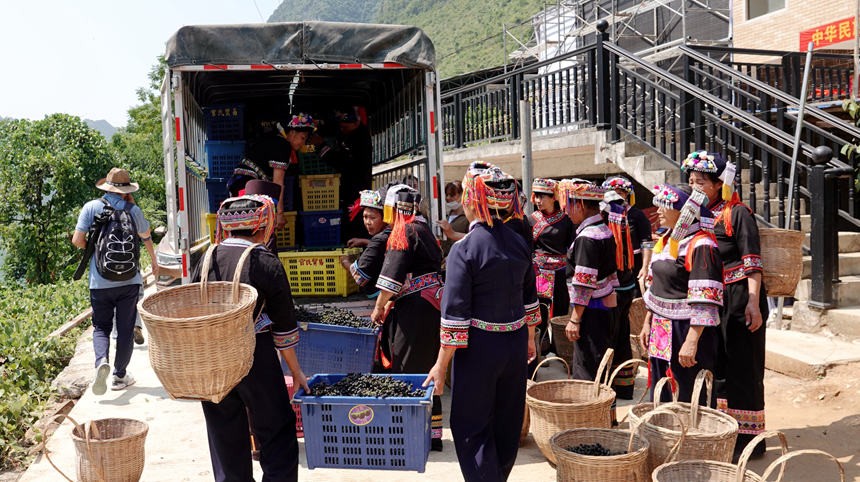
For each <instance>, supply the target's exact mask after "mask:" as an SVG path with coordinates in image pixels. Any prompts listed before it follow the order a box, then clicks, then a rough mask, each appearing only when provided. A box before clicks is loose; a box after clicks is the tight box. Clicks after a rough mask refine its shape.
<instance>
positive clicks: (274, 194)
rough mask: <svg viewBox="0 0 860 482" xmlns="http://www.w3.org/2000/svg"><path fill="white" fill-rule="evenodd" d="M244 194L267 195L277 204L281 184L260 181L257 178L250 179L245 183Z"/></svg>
mask: <svg viewBox="0 0 860 482" xmlns="http://www.w3.org/2000/svg"><path fill="white" fill-rule="evenodd" d="M244 191H245V192H244V194H249V195H250V194H262V195H265V196H269V197H270V198H272V201H273V202H274V203H275V205H277V204H278V200H279V199H280V198H281V185H280V184H276V183H274V182H269V181H261V180H259V179H252V180H250V181H248V183H247V184H245V189H244Z"/></svg>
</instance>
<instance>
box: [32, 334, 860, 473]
mask: <svg viewBox="0 0 860 482" xmlns="http://www.w3.org/2000/svg"><path fill="white" fill-rule="evenodd" d="M88 333H89V332H88ZM88 333H87V334H85V335H84V336H83V337H82V339H81V344H80V347H81V349H80V350H79V352H78V354H77V355H76V357H75V360H74V363H76V364H82V365H83V366H90V367H91V366H92V363H93V353H92V349H91V342H90V339H89V338H87V337H88V336H89V335H88ZM88 346H89V347H90V348H89V349H87V347H88ZM843 368H844V369H842V370H841V371H840V370H835V371H831V372H829V373H828V376H827V377H826V378H823V379H820V380H814V381H802V380H797V379H794V378H790V377H786V376H784V375H780V374H777V373H773V372H768V374H767V377H766V380H765V384H766V387H767V406H768V412H767V413H768V428H770V429H778V430H782V431H784V432H785V433H786V434H787V436H788V439H789V445H790V448H791V449H800V448H819V449H822V450H825V451H828V452H830V453H832V454H834V455H835V456H837V457H838V458H839V459H840V461H842V463H843V464H844V465H845V468H846V471H847V473H846V476H847V478H846V480H852V479H853V480H860V455H858V454H860V437H857V434H858V433H860V432H858V429H860V379H858V377H857V375H856V373H857V371H856V368H857V367H856V366H855V367H853V368H851V367H843ZM129 370H130V371H131V372H132V373H133V374H134V376H135V378H136V379H137V383H136V384H135V385H134V386H132V387H130V388H128V389H127V390H123V391H118V392H112V391H110V390H109V391H108V392H107V394H105V395H103V396H100V397H99V396H95V395H93V394H92V392H91V391H89V390H87V391H86V392H85V393H84V394H83V396H82V397H81V399H80V400H79V401H78V403H77V405H75V407H74V408H73V409H72V411H71V414H70V415H71V416H72V417H73V418H75V419H76V420H77V421H78V422H80V423H84V422H86V421H89V420H93V419H99V418H109V417H124V418H134V419H137V420H143V421H146V422H147V423H148V424H149V433H148V436H147V441H146V468H145V470H144V472H143V477H142V480H145V481H162V480H163V481H205V480H212V471H211V465H210V461H209V450H208V445H207V442H206V428H205V424H204V420H203V414H202V411H201V408H200V404H199V403H196V402H190V401H177V400H171V399H170V398H169V397H168V396H167V394H166V392H165V391H164V389H163V388H162V387H161V386H160V383H159V382H158V379H157V378H156V376H155V374H154V372H153V371H152V369H151V368H150V365H149V357H148V356H147V345H142V346H136V347H135V351H134V355H133V357H132V362H131V365H130V367H129ZM563 377H564V372H563V369H562V368H561V365H560V364H558V363H557V362H556V363H551V364H550V365H548V366H547V367H546V368H544V369H542V370H541V372H540V373H539V374H538V380H548V379H554V378H563ZM645 377H646V373H645V371H644V370H640V373H639V375H638V378H637V387H638V389H637V392H636V396H635V398H638V397H639V394H640V393H641V390H642V389H641V387H642V385H644V382H645ZM445 393H446V394H445V396H444V397H443V401H444V404H445V406H446V412H447V407H449V406H450V391H446V392H445ZM630 404H631V402H629V401H620V403H619V405H620V408H619V417H623V416H624V415H625V413H626V411H627V407H629V405H630ZM70 431H71V424H70V423H69V422H64V423H62V424H61V425H60V426H59V428H58V429H57V431H56V432H55V433H54V435H53V436H52V437H51V438H50V440H49V442H48V449H49V451H50V453H51V454H52V455H51V456H52V459H53V460H54V462H55V463H56V464H57V465H58V466H59V467H60V468H62V469H63V470H65V471H67V473H68V474H69V475H70V476H72V475H73V473H74V467H75V454H74V447H73V443H72V441H71V438H70ZM443 433H444V443H445V450H444V452H442V453H438V452H431V453H430V457H429V460H428V461H427V466H426V471H425V472H424V473H422V474H419V473H416V472H398V471H372V470H336V469H315V470H308V469H307V464H306V462H305V457H304V444H303V443H302V440H301V439H300V441H299V445H300V453H301V461H300V464H301V466H300V469H299V477H300V478H301V479H304V480H320V481H374V482H382V481H389V480H390V481H399V480H461V477H460V472H459V467H458V465H457V459H456V454H455V453H454V447H453V442H452V439H451V432H450V430H449V429H448V427H447V424H446V428H445V430H444V432H443ZM777 455H778V454H777V449H775V448H773V446H771V448H770V450H769V451H768V454H767V455H766V457H765V458H764V459H761V460H756V461H753V462H752V463H751V464H750V468H751V469H752V470H755V471H756V472H758V473H761V471H763V470H764V468H765V467H766V466H767V463H769V462H770V461H771V460H773V459H775V458H776V456H777ZM830 464H831V463H829V462H827V461H826V460H825V459H823V458H814V457H811V458H809V459H801V460H800V461H798V462H794V463H792V465H791V466H790V467H789V472H788V473H787V477H786V479H785V480H822V481H823V480H838V479H836V478H834V476H835V473H836V472H835V470H834V469H833V468H832V467H831V466H830ZM254 465H255V476H256V477H257V479H258V480H259V479H261V478H262V472H261V471H260V469H259V465H258V464H256V463H255V464H254ZM555 478H556V474H555V469H554V468H553V467H552V466H551V465H550V464H549V463H548V462H547V461H546V460H545V459H544V458H543V456H542V455H541V453H540V451H539V450H538V448H537V446H536V444H535V443H534V440H533V439H532V437H531V435H529V436H528V438H527V439H526V441H525V443H524V444H523V446H522V447H521V448H520V451H519V455H518V458H517V464H516V466H515V467H514V469H513V472H512V474H511V477H510V480H511V481H551V480H555ZM20 480H23V481H52V480H57V481H60V480H63V479H62V478H61V477H60V475H59V474H57V473H56V472H55V471H54V469H53V468H52V467H51V466H50V465H49V464H48V463H47V461H46V460H45V459H44V457H39V458H38V459H37V460H36V461H35V462H34V463H33V464H32V465H31V466H30V467H29V469H28V470H27V471H26V472H25V473H24V474H23V476H22V477H21V479H20Z"/></svg>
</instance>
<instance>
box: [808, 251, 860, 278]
mask: <svg viewBox="0 0 860 482" xmlns="http://www.w3.org/2000/svg"><path fill="white" fill-rule="evenodd" d="M811 274H812V256H804V257H803V275H802V276H801V278H809V277H810V276H811ZM851 275H860V253H840V254H839V276H840V277H842V276H851Z"/></svg>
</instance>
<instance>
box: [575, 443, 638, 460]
mask: <svg viewBox="0 0 860 482" xmlns="http://www.w3.org/2000/svg"><path fill="white" fill-rule="evenodd" d="M567 450H568V452H573V453H575V454H579V455H596V456H598V457H606V456H608V455H624V454H626V453H627V451H626V450H622V451H620V452H612V451H611V450H609V449H608V448H606V447H604V446H603V445H600V444H599V443H596V444H579V445H577V446H576V447H568V448H567Z"/></svg>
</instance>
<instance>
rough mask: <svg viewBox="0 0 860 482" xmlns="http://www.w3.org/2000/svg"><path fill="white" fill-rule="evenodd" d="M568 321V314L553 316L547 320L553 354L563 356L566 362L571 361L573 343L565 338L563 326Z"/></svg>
mask: <svg viewBox="0 0 860 482" xmlns="http://www.w3.org/2000/svg"><path fill="white" fill-rule="evenodd" d="M568 321H570V315H562V316H555V317H553V318H550V320H549V329H550V330H551V331H552V342H553V343H554V344H555V352H556V353H555V354H556V355H558V356H560V357H561V358H564V360H565V361H567V362H572V361H573V350H574V343H573V342H572V341H570V340H568V339H567V334H565V332H564V328H565V327H566V326H567V322H568Z"/></svg>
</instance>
